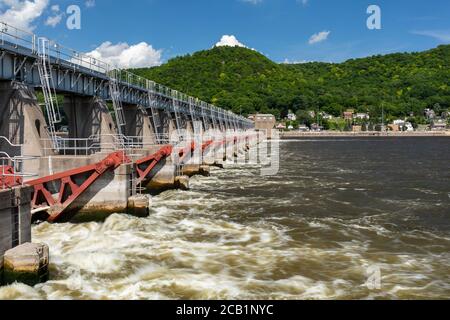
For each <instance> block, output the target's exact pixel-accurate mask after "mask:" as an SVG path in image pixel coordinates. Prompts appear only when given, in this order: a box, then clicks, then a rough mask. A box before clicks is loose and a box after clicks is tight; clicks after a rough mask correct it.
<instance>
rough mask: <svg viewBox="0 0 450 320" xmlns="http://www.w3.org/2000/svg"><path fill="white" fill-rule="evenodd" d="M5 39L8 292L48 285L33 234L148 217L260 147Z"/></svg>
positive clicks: (151, 90) (199, 106) (1, 72)
mask: <svg viewBox="0 0 450 320" xmlns="http://www.w3.org/2000/svg"><path fill="white" fill-rule="evenodd" d="M0 33H1V40H0V111H1V115H0V154H1V156H0V158H1V164H0V230H1V233H0V268H1V269H3V268H2V266H3V265H5V270H4V271H5V274H6V269H7V267H8V268H9V269H8V270H10V269H11V270H12V280H17V278H16V279H14V272H15V271H17V273H22V274H23V273H27V272H28V273H33V272H34V273H35V274H36V275H37V277H38V280H41V279H43V278H45V277H46V276H47V274H46V272H41V271H40V270H42V268H44V267H45V265H48V248H45V246H41V247H39V246H33V245H31V242H32V239H31V224H32V223H33V222H42V221H46V222H50V223H57V222H66V221H71V220H72V219H88V220H91V219H104V218H106V217H108V216H109V215H112V214H114V213H129V214H131V215H135V216H139V217H145V216H147V215H148V214H149V210H148V209H149V206H150V205H151V204H150V203H151V201H150V197H149V194H154V193H158V192H161V191H164V190H169V189H174V188H181V189H189V178H190V177H192V176H194V175H198V174H202V175H208V174H209V172H210V169H209V168H210V167H211V166H218V167H221V166H223V165H224V163H227V161H233V159H235V158H238V157H242V156H244V157H245V154H246V152H248V150H250V149H251V148H252V147H254V146H255V145H257V144H258V142H259V141H261V139H263V137H262V135H261V134H259V133H258V132H255V131H254V130H253V122H251V121H249V120H248V119H245V118H244V117H242V116H238V115H236V114H234V113H232V112H230V111H226V110H223V109H220V108H218V107H216V106H213V105H211V104H208V103H206V102H203V101H200V100H199V99H196V98H194V97H190V96H188V95H186V94H183V93H181V92H178V91H176V90H172V89H170V88H167V87H165V86H163V85H160V84H157V83H155V82H153V81H150V80H148V79H144V78H141V77H139V76H136V75H134V74H132V73H131V72H129V71H126V70H119V69H116V68H114V67H113V66H110V65H108V64H106V63H103V62H102V61H98V60H97V59H94V58H92V57H90V56H88V55H85V54H83V53H80V52H77V51H75V50H72V49H68V48H66V47H64V46H61V45H60V44H58V43H56V42H54V41H51V40H48V39H46V38H43V37H38V36H36V35H34V34H31V33H29V32H26V31H22V30H20V29H17V28H15V27H13V26H11V25H8V24H6V23H0ZM38 95H39V97H41V99H39V98H38ZM40 100H43V101H44V103H42V104H40V103H39V101H40ZM63 124H64V125H63ZM16 248H19V249H17V250H16V251H14V250H15V249H16ZM10 250H13V251H12V252H10ZM8 252H10V253H8ZM7 258H8V259H7ZM4 260H5V261H4ZM16 264H17V265H19V267H18V266H17V265H16ZM11 270H10V271H11ZM14 270H15V271H14ZM5 277H6V276H5ZM8 282H9V280H8ZM31 283H33V282H31Z"/></svg>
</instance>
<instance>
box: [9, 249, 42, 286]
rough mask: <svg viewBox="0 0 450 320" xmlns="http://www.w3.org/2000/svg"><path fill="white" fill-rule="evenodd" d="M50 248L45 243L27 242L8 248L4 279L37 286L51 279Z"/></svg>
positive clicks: (11, 282)
mask: <svg viewBox="0 0 450 320" xmlns="http://www.w3.org/2000/svg"><path fill="white" fill-rule="evenodd" d="M48 266H49V248H48V246H47V245H45V244H35V243H25V244H22V245H20V246H17V247H15V248H13V249H10V250H8V251H7V252H6V253H5V257H4V271H3V272H4V274H3V280H4V283H5V284H6V285H8V284H13V283H15V282H20V283H24V284H26V285H29V286H32V287H33V286H35V285H37V284H39V283H42V282H46V281H47V280H48V279H49V270H48Z"/></svg>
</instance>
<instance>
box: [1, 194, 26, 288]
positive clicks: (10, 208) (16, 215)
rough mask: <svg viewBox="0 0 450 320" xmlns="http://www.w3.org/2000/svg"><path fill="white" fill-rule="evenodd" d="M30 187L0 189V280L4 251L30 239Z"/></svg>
mask: <svg viewBox="0 0 450 320" xmlns="http://www.w3.org/2000/svg"><path fill="white" fill-rule="evenodd" d="M30 198H31V189H30V188H27V187H26V188H21V187H18V188H14V189H10V190H3V191H0V282H2V279H3V265H4V263H3V260H4V254H5V252H6V251H8V250H10V249H12V248H15V247H17V246H19V245H21V244H24V243H27V242H30V241H31V207H30Z"/></svg>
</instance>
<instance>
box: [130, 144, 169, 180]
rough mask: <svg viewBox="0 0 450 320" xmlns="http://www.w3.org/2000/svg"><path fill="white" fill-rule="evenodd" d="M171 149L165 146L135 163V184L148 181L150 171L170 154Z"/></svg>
mask: <svg viewBox="0 0 450 320" xmlns="http://www.w3.org/2000/svg"><path fill="white" fill-rule="evenodd" d="M172 151H173V147H172V146H165V147H163V148H161V149H160V150H158V152H156V153H154V154H152V155H150V156H148V157H145V158H142V159H140V160H138V161H136V163H135V167H136V172H137V175H138V176H137V179H138V180H137V183H138V184H139V183H142V182H143V181H144V180H146V179H148V176H149V174H150V173H151V171H152V170H153V169H154V168H155V167H156V165H157V164H158V163H159V162H160V161H161V160H162V159H165V158H167V157H168V156H170V155H171V154H172Z"/></svg>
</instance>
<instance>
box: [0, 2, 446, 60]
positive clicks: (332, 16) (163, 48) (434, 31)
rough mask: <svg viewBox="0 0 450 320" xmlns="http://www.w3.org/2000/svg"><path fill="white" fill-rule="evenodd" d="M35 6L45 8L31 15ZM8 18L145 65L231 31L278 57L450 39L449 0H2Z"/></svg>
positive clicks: (384, 49) (0, 11)
mask: <svg viewBox="0 0 450 320" xmlns="http://www.w3.org/2000/svg"><path fill="white" fill-rule="evenodd" d="M71 4H76V5H79V6H80V7H81V10H82V11H81V13H82V16H81V23H82V25H81V30H68V29H67V28H66V19H67V14H64V12H65V10H66V8H67V7H68V6H69V5H71ZM371 4H375V5H378V6H379V7H380V8H381V19H382V20H381V21H382V29H381V30H369V29H368V28H367V26H366V20H367V18H368V17H369V15H368V14H367V13H366V10H367V8H368V6H369V5H371ZM32 5H34V6H35V8H34V9H36V8H37V10H32V11H33V12H37V13H39V14H37V13H35V14H34V15H33V14H30V10H27V9H30V6H32ZM55 5H57V6H58V7H55ZM8 10H9V11H8ZM14 10H15V11H14ZM11 11H12V12H11ZM59 17H60V18H59ZM49 18H54V19H53V20H52V19H50V20H49ZM0 19H2V20H7V21H6V22H8V23H11V24H13V25H14V24H19V26H23V27H25V28H28V29H30V30H32V31H33V32H35V33H37V34H39V35H45V36H47V37H50V38H53V39H55V40H57V41H58V42H60V43H62V44H65V45H67V46H70V47H73V48H75V49H77V50H80V51H85V52H93V54H94V55H97V56H98V57H99V58H105V59H109V58H111V57H110V56H113V57H112V58H114V59H116V60H115V61H116V62H119V61H120V64H125V65H126V64H130V63H131V64H133V61H138V60H139V59H138V57H137V55H142V56H145V57H147V58H146V59H141V61H140V62H139V64H148V63H150V64H158V63H161V62H163V61H166V60H167V59H169V58H171V57H173V56H176V55H182V54H186V53H192V52H195V51H198V50H202V49H208V48H211V47H212V46H213V45H215V44H216V43H217V42H218V41H219V40H220V39H221V38H222V36H223V35H230V36H234V37H235V38H236V39H237V40H238V41H239V42H240V43H242V44H243V45H245V46H248V47H249V48H254V49H256V50H258V51H260V52H262V53H263V54H265V55H267V56H268V57H269V58H270V59H272V60H274V61H277V62H283V61H290V62H301V61H333V62H340V61H344V60H347V59H350V58H357V57H364V56H369V55H373V54H385V53H391V52H398V51H421V50H426V49H429V48H433V47H436V46H437V45H439V44H445V43H450V1H448V0H427V1H411V0H410V1H407V0H371V1H366V0H127V1H117V0H87V1H86V0H79V1H75V0H0ZM12 20H14V21H12ZM19 20H20V21H19ZM58 21H59V23H58ZM319 34H321V35H322V36H321V37H318V39H319V40H321V41H318V42H315V43H310V39H311V37H312V36H313V35H319ZM102 44H103V46H102V47H101V49H97V48H98V47H100V46H101V45H102ZM118 44H120V45H118ZM124 52H125V53H126V54H127V57H125V54H124ZM108 55H110V56H108ZM129 60H131V61H129Z"/></svg>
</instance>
